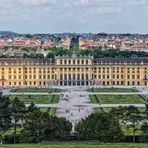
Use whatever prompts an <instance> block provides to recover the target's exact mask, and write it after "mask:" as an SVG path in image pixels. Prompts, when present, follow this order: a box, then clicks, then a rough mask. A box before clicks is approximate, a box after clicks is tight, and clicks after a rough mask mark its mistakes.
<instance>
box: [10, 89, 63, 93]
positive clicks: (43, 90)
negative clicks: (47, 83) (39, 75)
mask: <svg viewBox="0 0 148 148" xmlns="http://www.w3.org/2000/svg"><path fill="white" fill-rule="evenodd" d="M61 91H62V90H61V89H57V88H18V89H13V90H12V91H11V92H50V93H51V92H61Z"/></svg>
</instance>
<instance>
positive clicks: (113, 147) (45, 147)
mask: <svg viewBox="0 0 148 148" xmlns="http://www.w3.org/2000/svg"><path fill="white" fill-rule="evenodd" d="M2 147H3V148H147V147H148V144H130V143H121V144H119V143H117V144H116V143H114V144H100V143H91V142H83V143H74V142H71V143H70V142H69V143H64V142H63V143H62V142H61V143H60V142H57V143H49V144H17V145H2Z"/></svg>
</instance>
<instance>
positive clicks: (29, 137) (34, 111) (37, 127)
mask: <svg viewBox="0 0 148 148" xmlns="http://www.w3.org/2000/svg"><path fill="white" fill-rule="evenodd" d="M41 117H42V112H41V111H40V109H38V108H37V107H35V105H34V104H31V105H30V106H29V107H28V110H27V115H26V121H25V124H24V129H23V130H22V134H21V135H22V140H23V142H37V143H38V142H40V141H41V139H40V138H41V136H40V135H41V134H42V118H41Z"/></svg>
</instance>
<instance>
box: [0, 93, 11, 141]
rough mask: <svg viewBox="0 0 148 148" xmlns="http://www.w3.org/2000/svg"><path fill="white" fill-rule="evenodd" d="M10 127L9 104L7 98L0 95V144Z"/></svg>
mask: <svg viewBox="0 0 148 148" xmlns="http://www.w3.org/2000/svg"><path fill="white" fill-rule="evenodd" d="M10 127H11V102H10V100H9V98H8V97H3V96H2V95H1V94H0V138H1V144H2V143H3V137H4V135H5V133H6V132H7V131H8V130H9V129H10Z"/></svg>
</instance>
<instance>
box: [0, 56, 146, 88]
mask: <svg viewBox="0 0 148 148" xmlns="http://www.w3.org/2000/svg"><path fill="white" fill-rule="evenodd" d="M49 85H58V86H81V85H85V86H88V85H110V86H112V85H148V58H129V59H127V58H98V59H97V58H94V57H92V56H76V55H72V56H58V57H55V59H20V58H13V59H12V58H9V59H8V58H1V59H0V86H2V87H12V86H49Z"/></svg>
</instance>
